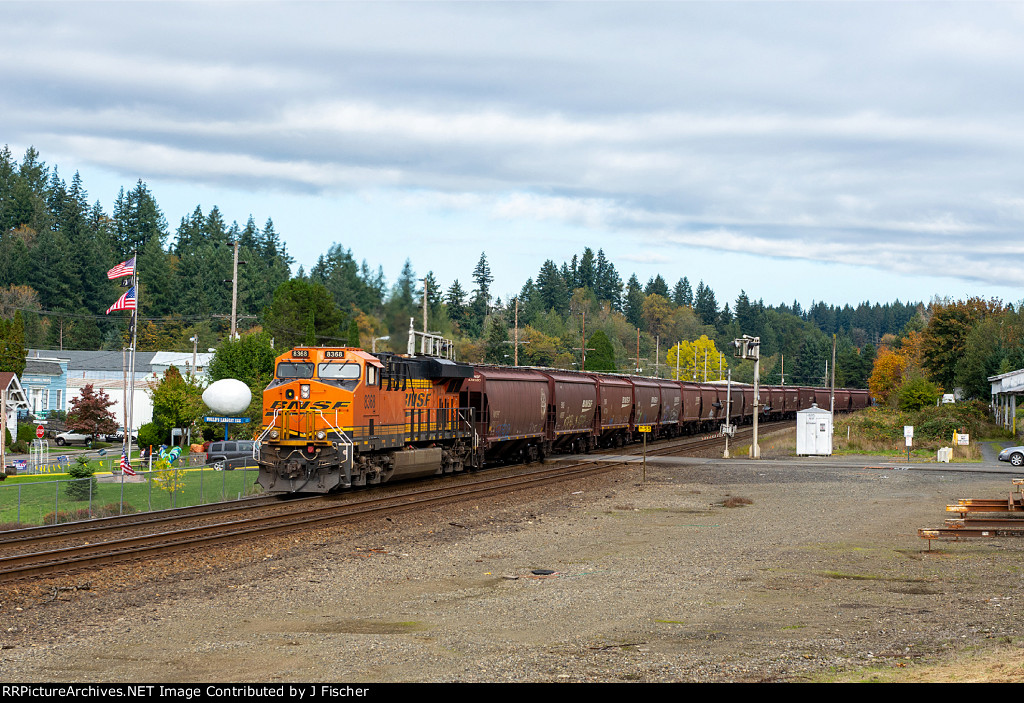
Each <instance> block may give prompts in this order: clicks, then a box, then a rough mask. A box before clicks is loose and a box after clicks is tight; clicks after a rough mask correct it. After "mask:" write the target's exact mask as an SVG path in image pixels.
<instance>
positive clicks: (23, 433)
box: [16, 422, 36, 444]
mask: <svg viewBox="0 0 1024 703" xmlns="http://www.w3.org/2000/svg"><path fill="white" fill-rule="evenodd" d="M35 438H36V426H35V425H33V424H32V423H31V422H19V423H18V436H17V438H16V439H17V440H18V441H19V442H22V443H24V444H31V443H32V440H33V439H35Z"/></svg>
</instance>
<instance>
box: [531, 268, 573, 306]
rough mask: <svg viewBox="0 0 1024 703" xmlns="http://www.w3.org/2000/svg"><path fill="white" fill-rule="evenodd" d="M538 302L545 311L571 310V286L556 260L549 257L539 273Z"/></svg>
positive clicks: (537, 285)
mask: <svg viewBox="0 0 1024 703" xmlns="http://www.w3.org/2000/svg"><path fill="white" fill-rule="evenodd" d="M536 288H537V298H538V300H537V302H538V304H539V306H540V309H541V310H542V311H543V312H549V311H551V310H554V311H555V312H556V313H558V314H559V315H565V314H566V313H567V312H568V311H569V296H570V293H569V286H568V284H567V283H566V281H565V277H564V276H563V275H562V273H561V272H559V270H558V267H557V266H555V262H554V261H552V260H551V259H548V260H547V261H545V262H544V265H543V266H541V268H540V272H539V273H538V274H537V283H536Z"/></svg>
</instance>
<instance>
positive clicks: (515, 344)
mask: <svg viewBox="0 0 1024 703" xmlns="http://www.w3.org/2000/svg"><path fill="white" fill-rule="evenodd" d="M505 344H511V345H512V348H513V349H514V350H515V351H513V352H512V365H513V366H519V345H520V344H529V342H520V341H519V298H518V297H517V298H516V317H515V333H514V334H513V336H512V341H508V340H505Z"/></svg>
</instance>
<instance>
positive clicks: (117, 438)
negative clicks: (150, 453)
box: [103, 427, 139, 444]
mask: <svg viewBox="0 0 1024 703" xmlns="http://www.w3.org/2000/svg"><path fill="white" fill-rule="evenodd" d="M103 441H104V442H114V443H115V444H120V443H121V442H123V441H124V428H123V427H118V428H117V430H115V431H114V432H112V433H111V434H108V435H104V436H103ZM132 441H133V442H138V441H139V438H138V436H137V435H136V434H135V433H134V432H133V433H132Z"/></svg>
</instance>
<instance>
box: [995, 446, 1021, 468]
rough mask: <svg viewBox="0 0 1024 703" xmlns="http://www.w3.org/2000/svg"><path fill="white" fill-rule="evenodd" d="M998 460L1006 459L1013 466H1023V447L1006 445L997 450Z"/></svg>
mask: <svg viewBox="0 0 1024 703" xmlns="http://www.w3.org/2000/svg"><path fill="white" fill-rule="evenodd" d="M999 461H1008V462H1010V463H1011V464H1013V465H1014V466H1024V447H1007V448H1006V449H1004V450H1003V451H1001V452H999Z"/></svg>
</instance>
